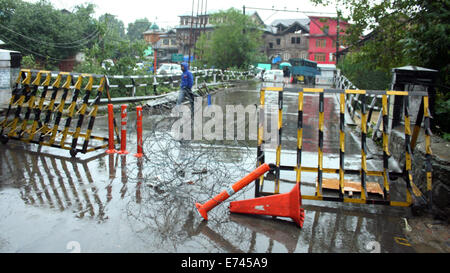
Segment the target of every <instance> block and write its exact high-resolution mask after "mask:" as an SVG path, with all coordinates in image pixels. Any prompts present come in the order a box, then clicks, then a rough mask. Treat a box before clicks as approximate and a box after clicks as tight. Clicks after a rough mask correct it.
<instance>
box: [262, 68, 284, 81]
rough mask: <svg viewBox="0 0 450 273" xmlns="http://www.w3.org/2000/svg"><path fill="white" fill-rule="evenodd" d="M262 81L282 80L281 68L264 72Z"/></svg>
mask: <svg viewBox="0 0 450 273" xmlns="http://www.w3.org/2000/svg"><path fill="white" fill-rule="evenodd" d="M263 78H264V81H266V82H283V70H280V69H272V70H267V71H266V72H265V73H264V76H263Z"/></svg>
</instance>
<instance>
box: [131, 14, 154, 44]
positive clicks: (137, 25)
mask: <svg viewBox="0 0 450 273" xmlns="http://www.w3.org/2000/svg"><path fill="white" fill-rule="evenodd" d="M151 24H152V23H150V22H149V21H148V19H147V18H144V19H137V20H136V21H134V23H129V24H128V28H127V37H128V39H130V41H134V40H140V39H143V35H142V33H143V32H144V31H146V30H147V29H148V28H149V27H150V26H151Z"/></svg>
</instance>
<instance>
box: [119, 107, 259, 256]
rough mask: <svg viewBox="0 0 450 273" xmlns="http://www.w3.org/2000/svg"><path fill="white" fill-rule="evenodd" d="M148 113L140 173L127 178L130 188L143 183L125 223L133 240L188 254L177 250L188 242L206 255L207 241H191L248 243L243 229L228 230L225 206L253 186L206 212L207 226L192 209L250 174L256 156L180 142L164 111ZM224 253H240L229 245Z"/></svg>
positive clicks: (242, 146)
mask: <svg viewBox="0 0 450 273" xmlns="http://www.w3.org/2000/svg"><path fill="white" fill-rule="evenodd" d="M146 112H147V114H148V111H146ZM151 112H152V117H155V119H156V121H155V123H154V126H153V127H152V128H151V130H150V131H146V133H145V134H144V136H143V149H144V154H145V157H144V158H143V159H142V170H141V171H140V172H139V170H137V169H136V167H135V168H134V169H132V170H130V171H129V174H128V179H129V182H136V183H141V184H140V200H139V202H137V200H136V198H132V199H130V201H129V202H128V204H127V207H126V209H127V216H128V217H127V219H128V221H129V223H130V226H131V227H132V228H133V230H134V231H135V233H136V234H137V236H138V237H139V238H140V239H142V240H144V241H145V242H147V243H151V244H152V245H153V246H154V247H155V249H159V250H161V251H165V250H167V251H188V250H186V249H181V250H180V249H178V248H179V247H180V245H184V246H183V247H188V246H186V242H190V243H192V244H193V245H192V246H191V247H194V248H192V249H195V251H202V250H201V249H202V248H203V251H210V250H211V242H209V241H210V240H206V241H204V240H195V241H190V240H189V238H190V237H192V236H196V235H199V234H203V236H207V237H210V236H215V235H218V236H219V237H220V234H222V235H224V234H233V235H234V237H233V238H227V239H226V241H228V240H236V238H238V239H237V240H238V241H240V240H247V239H248V238H247V239H245V238H243V237H245V236H246V235H245V234H246V233H245V232H244V231H245V228H244V227H239V226H237V225H232V224H231V225H230V223H229V219H228V216H227V214H228V205H227V203H228V201H232V200H235V199H242V194H245V193H246V192H248V191H250V190H251V189H252V187H251V186H249V187H246V188H244V189H243V190H242V191H241V192H239V193H237V194H236V195H234V196H233V197H232V198H230V200H227V202H224V203H225V204H222V205H219V206H218V207H216V208H215V209H214V210H212V211H210V212H209V213H208V214H209V218H210V220H209V221H208V223H205V222H202V218H201V217H200V216H199V215H197V211H196V208H195V206H194V204H195V203H196V202H198V203H202V204H203V203H204V202H206V201H207V200H209V199H211V198H212V197H213V196H215V195H216V194H218V193H219V192H221V191H222V190H223V189H226V188H228V187H229V186H230V185H232V184H233V183H235V182H236V181H238V180H239V179H241V178H242V177H244V176H245V175H246V174H248V173H249V172H251V171H252V170H253V169H254V168H255V164H256V163H255V161H254V159H255V153H256V150H255V149H254V148H250V147H252V146H254V145H251V144H249V142H246V141H239V143H238V142H237V141H234V142H233V144H234V145H232V146H228V145H225V144H224V143H223V142H222V141H184V140H181V141H180V140H177V139H176V138H175V137H174V136H173V135H172V133H171V131H170V128H171V126H172V124H173V122H174V121H175V119H174V118H171V117H170V116H169V115H168V109H167V108H159V109H152V111H151ZM130 131H133V129H131V130H130ZM233 146H234V147H233ZM210 225H214V228H213V229H211V228H209V227H208V226H210ZM222 229H226V230H223V232H221V230H222ZM230 229H236V230H235V231H233V232H230ZM214 234H215V235H214ZM238 234H241V235H240V236H238ZM216 237H217V236H216ZM219 240H220V241H223V239H219ZM180 243H183V244H180ZM199 248H200V249H199ZM228 248H231V249H228V251H232V252H240V250H239V249H237V248H234V247H233V246H232V245H230V244H228ZM221 249H223V247H222V248H218V249H217V251H221ZM222 251H223V250H222Z"/></svg>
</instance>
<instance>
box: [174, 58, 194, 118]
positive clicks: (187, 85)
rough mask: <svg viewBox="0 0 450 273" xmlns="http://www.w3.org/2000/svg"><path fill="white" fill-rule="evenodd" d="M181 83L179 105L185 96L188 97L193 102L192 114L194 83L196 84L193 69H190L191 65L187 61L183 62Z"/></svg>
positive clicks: (192, 109) (192, 111) (192, 103)
mask: <svg viewBox="0 0 450 273" xmlns="http://www.w3.org/2000/svg"><path fill="white" fill-rule="evenodd" d="M181 70H182V71H183V74H182V75H181V85H180V92H179V93H178V99H177V105H180V104H181V103H182V102H183V100H184V97H187V99H188V100H189V103H190V104H191V115H193V114H194V93H192V85H193V84H194V77H193V76H192V73H191V71H189V65H188V64H187V63H186V62H183V63H181Z"/></svg>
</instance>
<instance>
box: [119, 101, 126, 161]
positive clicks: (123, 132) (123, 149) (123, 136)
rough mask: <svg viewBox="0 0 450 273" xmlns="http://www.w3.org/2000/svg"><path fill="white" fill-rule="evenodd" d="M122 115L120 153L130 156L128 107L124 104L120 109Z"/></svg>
mask: <svg viewBox="0 0 450 273" xmlns="http://www.w3.org/2000/svg"><path fill="white" fill-rule="evenodd" d="M120 115H121V119H122V120H121V125H122V126H121V129H120V151H119V152H118V153H119V154H121V155H126V154H128V151H127V105H126V104H122V106H121V108H120Z"/></svg>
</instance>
